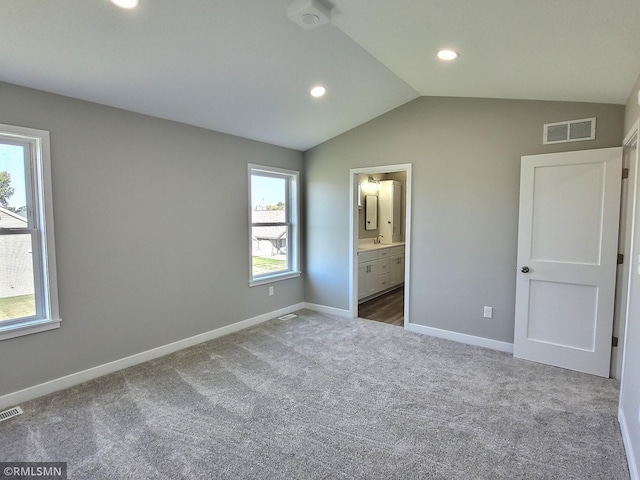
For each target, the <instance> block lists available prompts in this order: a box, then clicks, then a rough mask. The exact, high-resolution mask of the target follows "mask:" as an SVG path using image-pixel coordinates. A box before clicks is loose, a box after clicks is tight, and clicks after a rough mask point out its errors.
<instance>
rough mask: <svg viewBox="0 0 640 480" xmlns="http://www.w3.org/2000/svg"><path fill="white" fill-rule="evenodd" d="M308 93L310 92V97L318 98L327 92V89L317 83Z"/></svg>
mask: <svg viewBox="0 0 640 480" xmlns="http://www.w3.org/2000/svg"><path fill="white" fill-rule="evenodd" d="M309 93H310V94H311V96H312V97H316V98H318V97H321V96H323V95H324V94H325V93H327V89H326V88H324V87H323V86H322V85H318V86H317V87H313V88H312V89H311V91H310V92H309Z"/></svg>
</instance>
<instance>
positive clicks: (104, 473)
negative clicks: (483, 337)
mask: <svg viewBox="0 0 640 480" xmlns="http://www.w3.org/2000/svg"><path fill="white" fill-rule="evenodd" d="M298 314H299V317H298V318H296V319H293V320H288V321H281V320H277V319H276V320H272V321H269V322H266V323H263V324H261V325H259V326H256V327H254V328H250V329H247V330H244V331H241V332H238V333H235V334H232V335H229V336H226V337H223V338H219V339H216V340H213V341H210V342H207V343H204V344H201V345H198V346H195V347H192V348H189V349H186V350H183V351H180V352H177V353H175V354H172V355H169V356H166V357H163V358H161V359H158V360H154V361H151V362H147V363H145V364H142V365H139V366H135V367H132V368H128V369H126V370H122V371H120V372H117V373H114V374H111V375H108V376H105V377H102V378H99V379H97V380H94V381H91V382H87V383H85V384H82V385H79V386H76V387H73V388H70V389H68V390H65V391H62V392H58V393H55V394H51V395H48V396H46V397H42V398H39V399H36V400H33V401H30V402H26V403H24V404H22V407H23V409H24V411H25V413H24V414H23V415H21V416H18V417H15V418H13V419H11V420H8V421H5V422H2V423H0V461H64V462H67V463H68V471H69V478H71V479H178V478H184V479H217V478H220V479H279V478H291V479H330V478H331V479H332V478H338V479H340V478H362V479H364V478H367V479H414V478H416V479H417V478H429V479H543V478H544V479H563V480H567V479H580V480H584V479H607V480H618V479H620V480H622V479H628V478H629V473H628V469H627V464H626V459H625V455H624V447H623V444H622V439H621V436H620V430H619V426H618V422H617V404H618V383H617V382H616V381H614V380H607V379H602V378H598V377H593V376H589V375H584V374H580V373H576V372H571V371H568V370H562V369H559V368H554V367H549V366H545V365H539V364H535V363H530V362H526V361H522V360H517V359H513V358H512V357H511V356H510V355H508V354H503V353H500V352H495V351H492V350H486V349H482V348H477V347H471V346H466V345H462V344H457V343H454V342H449V341H446V340H441V339H436V338H431V337H428V336H423V335H418V334H413V333H409V332H405V331H404V330H403V329H401V328H398V327H396V326H392V325H386V324H382V323H378V322H372V321H367V320H360V319H358V320H346V319H341V318H337V317H332V316H329V315H323V314H319V313H316V312H311V311H307V310H303V311H300V312H298Z"/></svg>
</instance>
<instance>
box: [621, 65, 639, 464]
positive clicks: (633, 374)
mask: <svg viewBox="0 0 640 480" xmlns="http://www.w3.org/2000/svg"><path fill="white" fill-rule="evenodd" d="M638 89H640V77H638V81H637V82H636V85H635V86H634V88H633V91H632V92H631V95H629V100H628V101H627V109H626V115H625V116H626V120H625V125H624V128H625V132H629V131H630V130H631V128H632V127H633V125H634V123H635V122H636V121H638V117H640V108H639V107H638ZM636 188H638V187H637V186H636ZM636 195H637V193H636ZM634 228H635V233H634V235H635V238H634V242H633V243H634V245H633V249H634V250H633V252H634V256H637V255H638V252H640V195H639V196H637V198H636V221H635V225H634ZM629 293H630V295H629V309H628V317H627V330H626V334H625V339H626V340H625V352H624V364H623V366H622V385H621V391H620V408H621V409H622V411H623V413H624V418H625V420H626V426H627V432H628V441H629V442H630V445H628V447H630V450H631V451H630V452H628V455H629V454H630V455H631V456H632V457H633V458H634V459H635V463H636V468H640V275H638V273H637V272H636V273H634V274H633V275H631V286H630V289H629ZM637 473H640V472H636V474H637Z"/></svg>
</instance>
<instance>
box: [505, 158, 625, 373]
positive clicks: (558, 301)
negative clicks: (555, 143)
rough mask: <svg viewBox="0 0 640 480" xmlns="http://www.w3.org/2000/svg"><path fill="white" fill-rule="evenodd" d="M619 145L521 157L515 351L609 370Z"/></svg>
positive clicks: (521, 355)
mask: <svg viewBox="0 0 640 480" xmlns="http://www.w3.org/2000/svg"><path fill="white" fill-rule="evenodd" d="M621 175H622V147H616V148H606V149H599V150H585V151H580V152H566V153H554V154H547V155H531V156H525V157H522V170H521V176H520V218H519V226H518V274H517V281H516V319H515V332H514V345H513V355H514V357H518V358H523V359H527V360H533V361H536V362H540V363H546V364H549V365H555V366H558V367H563V368H568V369H571V370H577V371H580V372H585V373H591V374H594V375H600V376H602V377H608V376H609V363H610V359H611V332H612V324H613V306H614V295H615V279H616V267H617V253H618V252H617V245H618V223H619V212H620V188H621V181H622V180H621Z"/></svg>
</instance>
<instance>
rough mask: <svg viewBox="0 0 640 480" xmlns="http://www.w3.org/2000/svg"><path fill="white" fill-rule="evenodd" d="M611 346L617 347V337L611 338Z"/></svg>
mask: <svg viewBox="0 0 640 480" xmlns="http://www.w3.org/2000/svg"><path fill="white" fill-rule="evenodd" d="M611 346H612V347H617V346H618V337H613V338H612V339H611Z"/></svg>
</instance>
